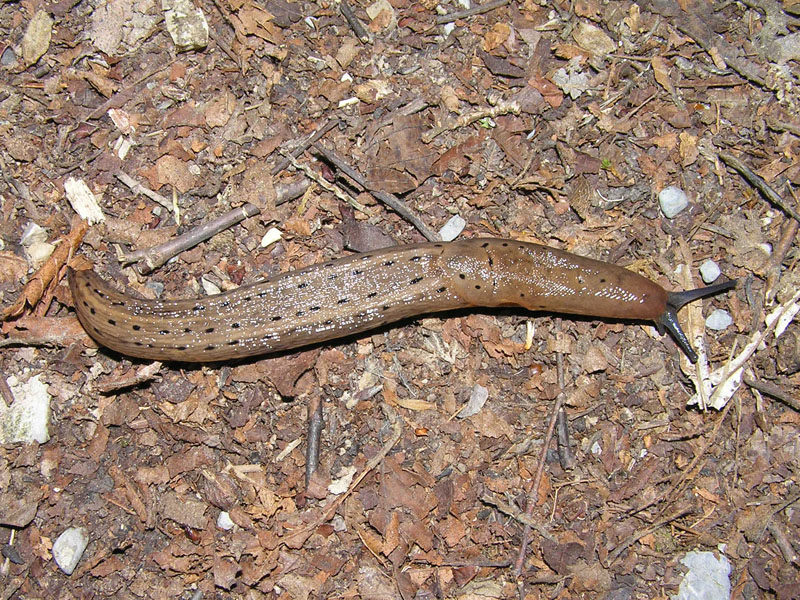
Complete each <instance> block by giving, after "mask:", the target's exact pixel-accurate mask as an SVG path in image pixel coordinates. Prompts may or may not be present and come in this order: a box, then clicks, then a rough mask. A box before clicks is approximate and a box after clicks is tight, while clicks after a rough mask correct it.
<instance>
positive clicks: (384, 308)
mask: <svg viewBox="0 0 800 600" xmlns="http://www.w3.org/2000/svg"><path fill="white" fill-rule="evenodd" d="M381 310H389V306H388V305H387V304H384V305H383V306H381Z"/></svg>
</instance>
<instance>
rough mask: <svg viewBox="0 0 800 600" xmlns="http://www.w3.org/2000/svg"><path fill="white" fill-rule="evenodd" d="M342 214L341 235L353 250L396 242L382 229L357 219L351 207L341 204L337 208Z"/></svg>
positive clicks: (371, 248) (347, 245)
mask: <svg viewBox="0 0 800 600" xmlns="http://www.w3.org/2000/svg"><path fill="white" fill-rule="evenodd" d="M339 212H340V213H341V214H342V227H341V230H342V236H343V237H344V244H345V246H346V247H347V248H349V249H350V250H354V251H355V252H369V251H370V250H378V249H379V248H388V247H389V246H394V245H395V244H396V242H395V241H394V240H393V239H392V237H391V236H390V235H388V234H386V233H385V232H384V231H383V229H381V228H380V227H376V226H375V225H372V224H371V223H369V222H367V221H357V220H356V218H355V213H354V211H353V209H352V208H350V207H349V206H346V205H342V206H341V207H340V208H339Z"/></svg>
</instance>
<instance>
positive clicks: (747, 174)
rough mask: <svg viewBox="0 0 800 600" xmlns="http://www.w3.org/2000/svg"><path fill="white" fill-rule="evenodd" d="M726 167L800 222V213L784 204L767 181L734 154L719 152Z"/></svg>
mask: <svg viewBox="0 0 800 600" xmlns="http://www.w3.org/2000/svg"><path fill="white" fill-rule="evenodd" d="M717 154H718V155H719V157H720V159H721V160H722V162H724V163H725V164H726V165H728V166H729V167H731V168H732V169H734V170H735V171H738V172H739V174H740V175H741V176H742V177H744V178H745V179H746V180H747V182H748V183H749V184H750V185H752V186H753V187H754V188H756V189H757V190H758V191H759V192H761V194H762V195H763V196H764V197H765V198H766V199H767V200H769V201H770V202H771V203H772V204H775V205H776V206H778V207H779V208H780V209H781V210H782V211H783V212H785V213H786V214H787V215H789V216H790V217H792V218H793V219H795V220H796V221H800V213H798V212H797V211H796V210H795V209H794V208H792V207H791V206H789V205H788V204H787V203H786V202H784V200H783V198H781V196H780V194H778V192H776V191H775V190H773V189H772V186H770V185H769V184H768V183H767V182H766V181H764V180H763V179H762V178H761V177H760V176H759V175H756V173H755V172H754V171H753V170H752V169H751V168H750V167H748V166H747V165H746V164H744V163H743V162H742V161H741V160H739V159H738V158H736V157H735V156H734V155H733V154H728V153H727V152H718V153H717Z"/></svg>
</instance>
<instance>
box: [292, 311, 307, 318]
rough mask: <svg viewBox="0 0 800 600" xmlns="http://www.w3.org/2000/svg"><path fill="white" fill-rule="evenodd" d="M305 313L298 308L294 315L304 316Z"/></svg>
mask: <svg viewBox="0 0 800 600" xmlns="http://www.w3.org/2000/svg"><path fill="white" fill-rule="evenodd" d="M304 314H305V313H304V312H303V311H302V310H298V311H297V312H296V313H294V316H295V317H302V316H303V315H304Z"/></svg>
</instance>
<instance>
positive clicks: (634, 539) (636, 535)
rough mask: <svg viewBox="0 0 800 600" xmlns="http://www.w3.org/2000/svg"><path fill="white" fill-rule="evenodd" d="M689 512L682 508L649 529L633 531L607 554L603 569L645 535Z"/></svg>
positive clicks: (608, 566)
mask: <svg viewBox="0 0 800 600" xmlns="http://www.w3.org/2000/svg"><path fill="white" fill-rule="evenodd" d="M690 512H691V509H689V508H684V509H681V510H679V511H678V512H677V513H675V514H673V515H670V516H669V517H665V518H663V519H659V520H658V521H656V522H655V523H653V524H652V525H651V526H650V527H645V528H644V529H641V530H639V531H635V532H634V533H632V534H631V535H630V536H628V537H627V538H626V539H624V540H623V541H622V542H620V544H619V546H617V547H616V548H614V550H612V551H611V552H609V554H608V557H607V558H606V560H605V565H604V566H605V568H606V569H608V568H610V567H611V565H613V564H614V562H615V561H616V560H617V559H618V558H619V556H620V554H622V553H623V552H624V551H625V550H626V549H628V548H629V547H630V546H631V545H633V544H635V543H636V542H637V541H638V540H640V539H642V538H643V537H645V536H646V535H650V534H651V533H653V532H654V531H657V530H659V529H661V528H662V527H663V526H664V525H666V524H667V523H670V522H671V521H675V520H676V519H680V518H681V517H682V516H684V515H686V514H688V513H690Z"/></svg>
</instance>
